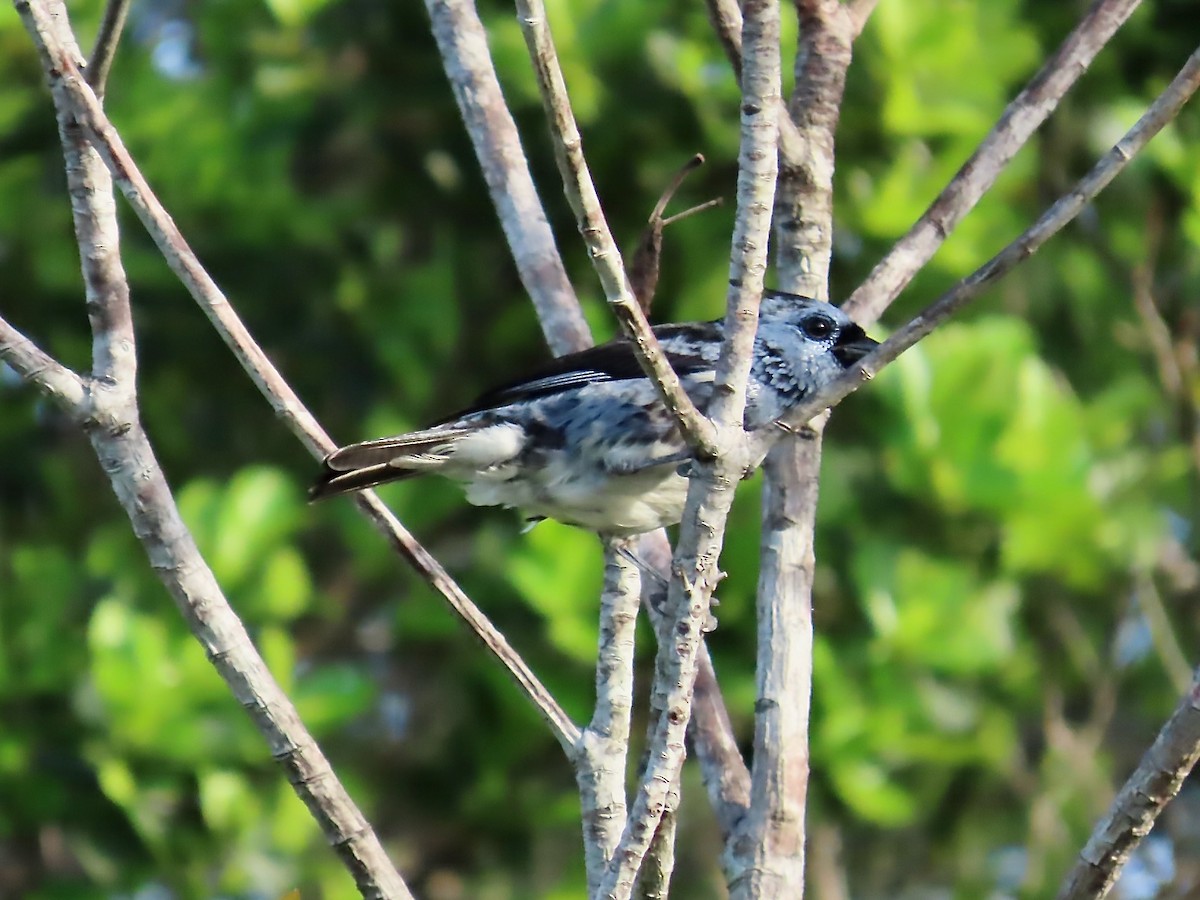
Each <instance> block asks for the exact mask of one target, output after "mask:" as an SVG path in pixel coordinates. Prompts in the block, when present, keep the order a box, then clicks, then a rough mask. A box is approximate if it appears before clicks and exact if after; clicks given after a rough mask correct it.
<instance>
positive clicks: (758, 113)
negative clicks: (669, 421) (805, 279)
mask: <svg viewBox="0 0 1200 900" xmlns="http://www.w3.org/2000/svg"><path fill="white" fill-rule="evenodd" d="M743 11H744V15H745V19H744V21H743V23H742V44H743V46H744V47H745V48H746V51H747V53H748V54H749V57H748V58H747V59H746V60H744V61H743V65H742V116H741V119H742V121H741V145H740V148H739V150H738V179H737V218H736V220H735V222H734V227H733V247H732V250H731V256H730V265H729V294H728V296H727V299H726V306H727V308H726V312H725V346H724V347H722V348H721V358H720V359H719V360H718V361H717V380H716V391H715V394H714V395H713V400H712V403H711V405H710V407H709V411H708V413H709V415H710V416H711V417H712V420H713V423H714V424H715V425H716V426H717V428H718V429H720V428H723V427H729V428H734V429H736V430H737V431H738V432H740V431H741V427H742V415H743V413H744V411H745V409H746V382H747V380H748V379H749V375H750V363H751V361H752V359H751V358H752V356H753V354H754V335H755V332H756V331H757V329H758V307H759V304H760V303H761V302H762V295H763V280H764V278H765V276H766V272H767V244H768V241H769V239H770V235H771V205H772V201H773V200H774V198H775V178H776V176H777V175H778V173H779V157H778V154H776V153H775V148H776V147H777V146H778V145H779V119H780V106H781V102H782V101H781V96H780V86H779V84H780V62H779V27H780V26H779V4H778V2H776V0H746V2H745V3H744V6H743Z"/></svg>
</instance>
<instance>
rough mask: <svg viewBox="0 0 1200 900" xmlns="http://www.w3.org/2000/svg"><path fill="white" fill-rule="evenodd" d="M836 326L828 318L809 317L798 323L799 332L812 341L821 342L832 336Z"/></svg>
mask: <svg viewBox="0 0 1200 900" xmlns="http://www.w3.org/2000/svg"><path fill="white" fill-rule="evenodd" d="M836 328H837V325H836V324H835V323H834V321H833V319H831V318H829V317H828V316H809V317H808V318H807V319H805V320H804V321H803V322H801V323H800V330H801V331H803V332H804V334H805V335H806V336H807V337H810V338H812V339H813V340H814V341H822V340H824V339H825V338H827V337H829V336H830V335H831V334H833V332H834V329H836Z"/></svg>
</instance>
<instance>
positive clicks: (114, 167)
mask: <svg viewBox="0 0 1200 900" xmlns="http://www.w3.org/2000/svg"><path fill="white" fill-rule="evenodd" d="M16 2H17V6H18V9H19V10H21V11H22V13H23V15H26V20H27V21H29V22H30V23H31V31H32V32H33V33H34V36H35V40H36V41H37V42H38V44H39V47H40V48H41V49H42V51H43V53H45V54H46V55H47V58H48V60H49V69H48V71H49V74H50V84H51V89H52V91H53V92H54V93H55V95H56V96H58V97H61V98H62V99H61V102H63V103H66V104H69V105H70V108H71V109H72V110H73V112H74V114H75V115H76V117H77V118H78V120H79V121H80V123H81V124H82V125H83V127H84V128H85V129H86V131H87V133H88V137H89V139H90V140H91V141H92V142H93V144H94V145H95V147H96V148H97V150H99V152H100V155H101V157H102V158H103V159H104V161H105V163H106V164H107V166H108V168H109V170H110V171H111V172H112V173H113V176H114V180H115V181H116V184H117V186H118V187H119V188H120V189H121V192H122V193H123V194H124V195H125V197H126V199H127V200H128V201H129V203H130V205H131V206H132V207H133V208H134V211H135V212H136V213H137V214H138V217H139V218H140V219H141V220H142V223H143V224H144V225H145V226H146V229H147V231H148V232H149V233H150V236H151V237H152V238H153V239H154V241H155V243H156V244H157V245H158V247H159V250H160V251H162V253H163V255H164V257H165V258H166V261H167V264H168V265H169V266H170V267H171V270H172V271H174V272H175V274H176V275H177V276H178V277H179V278H180V280H181V281H182V282H183V284H184V286H185V287H186V288H187V289H188V292H189V293H190V294H191V295H192V297H193V298H194V299H195V300H196V302H197V303H199V304H200V306H201V308H202V309H203V310H204V311H205V313H206V314H207V315H208V317H209V319H210V321H212V323H213V325H214V327H215V328H216V329H217V332H218V333H219V334H220V335H221V338H222V339H223V340H224V341H225V343H226V345H228V346H229V348H230V349H231V350H232V351H233V353H234V356H235V357H236V358H237V360H238V362H239V363H240V364H241V365H242V368H243V369H244V370H245V371H246V372H247V374H249V375H250V378H251V380H252V381H253V382H254V383H255V385H256V386H257V387H258V389H259V391H260V392H261V393H262V394H263V396H264V397H266V398H267V400H268V401H269V402H270V403H271V406H272V408H273V409H274V411H275V414H276V415H277V416H278V417H279V418H280V419H282V420H283V422H284V423H285V424H286V425H287V426H288V428H289V429H290V430H291V431H292V433H293V434H295V435H296V437H297V438H299V439H300V441H301V442H302V443H303V444H304V445H305V447H307V448H308V449H309V451H310V452H311V453H312V454H313V455H314V456H316V457H317V458H321V457H323V456H324V455H325V454H327V453H329V452H330V451H331V450H333V449H334V446H335V445H334V443H333V441H332V440H331V439H330V438H329V436H328V435H327V434H326V433H325V431H324V429H322V428H321V426H320V425H319V424H318V423H317V421H316V419H315V418H314V417H313V415H312V413H310V412H309V411H308V409H307V408H305V406H304V404H303V403H302V402H301V401H300V398H299V397H297V396H296V393H295V392H294V391H293V390H292V389H291V387H290V386H289V385H288V384H287V382H286V381H285V380H284V379H283V377H282V376H281V375H280V373H279V371H278V370H277V369H276V368H275V366H274V365H273V364H272V363H271V361H270V360H269V359H268V358H267V356H266V354H265V353H263V351H262V349H261V348H260V347H259V346H258V345H257V344H256V343H255V342H254V339H253V338H252V337H251V335H250V333H249V332H248V331H247V330H246V327H245V325H244V324H243V323H242V321H241V319H239V318H238V315H237V313H236V312H235V311H234V310H233V308H232V306H230V304H229V301H228V300H227V299H226V298H225V296H224V294H222V293H221V290H220V288H218V287H217V285H216V283H215V282H214V281H213V280H212V278H211V277H210V276H209V274H208V273H207V272H206V271H205V270H204V267H203V266H202V265H201V264H200V261H199V259H197V257H196V255H195V253H194V252H193V251H192V249H191V248H190V247H189V246H188V244H187V241H186V240H185V239H184V237H183V235H182V233H181V232H180V231H179V229H178V227H177V226H176V225H175V223H174V222H173V221H172V219H171V217H170V215H168V214H167V212H166V210H165V209H164V208H163V206H162V204H161V203H160V202H159V200H158V198H157V197H155V196H154V194H153V192H152V191H151V190H150V187H149V185H148V184H147V183H146V181H145V179H144V178H143V176H142V174H141V172H140V171H139V170H138V168H137V165H136V164H135V163H134V161H133V159H132V157H130V155H129V153H128V151H127V150H126V149H125V146H124V144H123V143H122V142H121V139H120V136H119V135H118V134H117V133H116V130H115V129H114V128H113V127H112V124H111V123H110V122H109V121H108V119H107V118H106V117H105V115H104V112H103V111H102V110H101V109H100V106H99V104H98V102H97V100H96V97H95V94H93V93H92V91H91V89H90V88H88V86H87V85H86V83H85V82H84V80H83V78H82V77H81V75H80V72H79V70H78V68H77V67H76V66H75V64H74V62H73V61H72V60H71V59H70V58H69V57H68V56H67V55H66V54H65V53H64V51H63V49H62V47H61V45H60V44H59V43H58V42H57V40H56V39H55V37H54V36H53V34H52V33H50V32H49V31H48V30H47V27H46V23H45V21H44V16H43V12H42V9H41V6H40V4H37V3H31V2H29V0H16ZM31 11H32V12H31ZM357 504H358V506H359V508H360V509H362V510H363V511H364V512H366V513H367V515H368V517H369V519H370V521H371V522H372V524H374V525H375V526H376V528H377V529H378V530H379V531H380V532H381V533H382V534H383V535H384V537H385V538H387V539H388V540H389V541H390V542H391V543H392V545H393V546H394V547H395V548H396V549H397V550H398V551H399V552H400V553H401V554H402V555H403V556H404V557H405V558H406V559H407V560H408V561H409V562H410V563H411V564H412V565H413V567H414V568H415V569H416V570H417V571H418V572H419V573H420V574H421V575H422V577H424V578H425V579H426V581H428V582H429V584H430V585H431V586H433V588H434V589H435V590H437V591H438V592H439V593H440V594H441V595H442V596H443V598H445V600H446V601H447V602H448V603H449V604H450V607H451V608H452V609H453V610H454V612H455V613H457V614H458V615H459V617H460V618H462V620H463V621H464V622H466V623H467V624H468V625H469V626H470V627H471V629H472V630H473V631H475V633H476V634H477V635H478V636H479V638H480V640H482V641H483V643H484V645H485V646H486V647H487V648H488V649H489V650H491V651H492V653H493V654H494V655H496V657H497V658H498V659H499V660H500V661H501V663H503V664H504V666H505V667H506V668H507V669H508V670H509V673H510V674H511V675H512V676H513V678H514V680H515V681H516V682H517V684H518V685H519V686H520V687H521V688H522V690H524V691H525V692H526V694H527V695H528V696H529V697H530V699H531V700H532V701H533V702H534V704H535V705H536V706H537V707H538V711H539V712H540V713H541V714H542V716H543V717H544V718H545V719H546V721H547V723H548V724H549V725H550V728H551V730H552V731H553V733H554V735H555V737H556V738H557V739H558V741H559V743H560V744H561V745H562V746H563V748H564V749H565V750H567V752H568V754H569V753H571V752H572V748H573V747H574V746H575V743H576V741H577V740H578V737H579V729H578V727H577V726H575V724H574V723H572V722H571V720H570V718H569V717H568V716H567V714H566V713H565V712H564V711H563V709H562V708H561V707H560V706H559V705H558V703H557V701H555V700H554V698H553V696H552V695H551V694H550V692H549V691H548V690H546V688H545V687H544V686H543V685H542V684H541V682H540V681H539V680H538V678H537V676H536V675H534V674H533V672H532V670H530V669H529V667H528V666H527V665H526V664H525V662H524V660H522V659H521V657H520V656H519V655H518V654H517V653H516V651H515V650H513V649H512V647H511V645H509V643H508V641H507V640H506V639H505V638H504V636H503V635H502V634H501V633H500V632H499V631H498V630H497V629H496V628H495V626H493V625H492V624H491V622H490V621H489V620H488V619H487V617H486V616H485V615H484V614H483V612H482V611H481V610H480V609H479V608H478V607H477V606H475V604H473V603H472V602H471V600H470V599H469V598H468V597H467V595H466V594H465V593H463V591H462V590H461V588H459V587H458V585H457V584H456V583H455V582H454V580H453V579H452V578H451V577H450V575H449V574H448V573H447V572H446V571H445V570H444V569H443V568H442V567H441V566H440V565H439V564H438V563H437V561H436V560H434V558H433V557H432V556H431V555H430V554H429V553H428V551H426V550H425V548H424V547H422V546H421V545H420V544H419V543H418V542H417V540H416V539H415V538H414V537H413V536H412V535H411V534H409V532H408V531H407V530H406V529H405V528H404V527H403V526H402V525H401V524H400V522H399V521H398V520H397V519H396V518H395V516H393V515H392V514H391V513H390V512H389V511H388V509H387V508H386V507H385V506H384V505H383V504H382V503H381V502H380V501H379V499H378V498H377V497H376V496H375V495H374V493H373V492H364V493H362V494H360V495H359V496H358V498H357Z"/></svg>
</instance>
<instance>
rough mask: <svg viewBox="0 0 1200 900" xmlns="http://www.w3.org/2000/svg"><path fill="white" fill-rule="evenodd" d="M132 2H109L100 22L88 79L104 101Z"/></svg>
mask: <svg viewBox="0 0 1200 900" xmlns="http://www.w3.org/2000/svg"><path fill="white" fill-rule="evenodd" d="M131 5H132V2H131V0H108V3H106V4H105V6H104V18H102V19H101V20H100V31H99V32H97V34H96V46H95V47H93V48H92V58H91V59H90V60H88V64H87V69H86V70H85V71H86V72H87V79H88V84H90V85H91V86H92V90H94V91H95V92H96V96H97V97H99V98H101V99H104V92H105V90H106V88H107V87H108V73H109V70H110V69H112V63H113V59H114V58H115V57H116V55H117V44H119V43H120V41H121V33H122V32H123V31H124V30H125V18H126V16H128V15H129V7H130V6H131Z"/></svg>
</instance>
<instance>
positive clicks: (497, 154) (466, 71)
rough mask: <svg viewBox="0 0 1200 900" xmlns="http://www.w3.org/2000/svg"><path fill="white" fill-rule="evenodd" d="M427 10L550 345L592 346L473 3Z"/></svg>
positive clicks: (436, 2) (563, 349) (433, 2)
mask: <svg viewBox="0 0 1200 900" xmlns="http://www.w3.org/2000/svg"><path fill="white" fill-rule="evenodd" d="M425 8H426V9H427V10H428V11H429V18H430V21H431V24H432V26H433V36H434V38H435V39H436V40H437V44H438V50H439V51H440V53H441V57H442V64H443V66H444V67H445V69H446V77H447V78H448V79H449V80H450V86H451V88H453V90H454V99H455V100H456V101H457V102H458V109H459V112H460V113H461V114H462V118H463V122H464V123H465V124H466V126H467V133H468V134H469V135H470V136H471V143H472V145H473V146H474V147H475V156H476V158H477V159H478V160H479V166H480V168H481V169H482V170H483V177H484V180H485V181H486V182H487V186H488V192H489V193H490V195H491V198H492V205H493V206H494V207H495V208H496V212H497V214H498V215H499V217H500V226H501V227H502V228H503V229H504V236H505V237H506V238H507V239H508V246H509V249H510V250H511V251H512V255H513V260H514V261H515V262H516V264H517V274H518V275H519V276H520V278H521V284H522V285H524V286H525V290H526V291H528V292H529V296H530V298H531V299H532V300H533V306H534V309H535V310H537V314H538V320H539V321H540V322H541V325H542V331H543V333H544V334H545V335H546V343H547V344H549V345H550V350H551V351H552V352H553V353H554V355H555V356H561V355H562V354H564V353H570V352H571V351H573V350H583V349H585V348H587V347H590V346H591V344H592V336H591V332H590V331H589V330H588V324H587V320H585V319H584V317H583V311H582V310H581V309H580V307H579V301H578V299H576V297H575V291H574V289H573V288H572V287H571V282H570V281H569V280H568V278H567V273H566V270H565V269H564V268H563V264H562V259H561V257H560V256H559V253H558V247H557V246H555V243H554V233H553V232H552V231H551V230H550V224H549V222H547V221H546V213H545V210H544V209H543V208H542V202H541V200H540V199H539V198H538V194H537V188H536V187H535V186H534V183H533V176H532V175H530V173H529V163H528V162H527V161H526V159H525V151H524V149H523V148H522V147H521V136H520V134H518V132H517V126H516V123H515V122H514V121H513V117H512V113H510V112H509V110H508V106H507V104H506V103H505V102H504V95H503V93H501V90H500V82H499V80H498V79H497V77H496V69H495V67H494V66H493V65H492V58H491V55H490V54H489V53H488V45H487V33H486V32H485V31H484V28H483V23H482V22H481V21H480V20H479V14H478V13H477V12H476V11H475V5H474V4H473V3H471V2H467V0H425Z"/></svg>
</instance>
